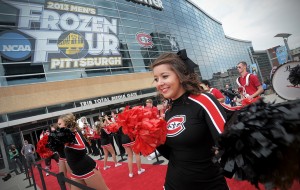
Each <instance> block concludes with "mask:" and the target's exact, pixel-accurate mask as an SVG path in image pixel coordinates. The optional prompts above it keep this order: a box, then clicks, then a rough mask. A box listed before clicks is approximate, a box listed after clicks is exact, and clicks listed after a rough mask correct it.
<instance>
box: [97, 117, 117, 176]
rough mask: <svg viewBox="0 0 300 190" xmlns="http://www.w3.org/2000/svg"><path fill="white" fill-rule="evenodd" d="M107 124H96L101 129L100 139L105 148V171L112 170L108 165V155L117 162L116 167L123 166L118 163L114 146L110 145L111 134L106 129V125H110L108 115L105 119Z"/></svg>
mask: <svg viewBox="0 0 300 190" xmlns="http://www.w3.org/2000/svg"><path fill="white" fill-rule="evenodd" d="M104 118H105V123H103V122H96V124H95V125H96V127H100V139H101V147H102V148H103V151H104V167H103V169H104V170H107V169H109V168H110V166H108V165H107V158H108V153H110V154H111V156H112V159H113V161H114V162H115V167H118V166H121V165H122V164H120V163H118V162H117V158H116V152H115V150H114V149H113V146H112V144H111V143H110V136H109V135H110V132H109V131H107V130H106V128H105V127H104V126H105V124H106V125H109V120H108V116H107V115H106V116H105V117H104Z"/></svg>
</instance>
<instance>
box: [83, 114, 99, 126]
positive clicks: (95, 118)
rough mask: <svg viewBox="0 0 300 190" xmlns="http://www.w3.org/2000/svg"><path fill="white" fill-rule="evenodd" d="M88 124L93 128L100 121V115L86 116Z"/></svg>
mask: <svg viewBox="0 0 300 190" xmlns="http://www.w3.org/2000/svg"><path fill="white" fill-rule="evenodd" d="M86 118H87V121H88V123H89V124H90V125H91V126H93V125H94V124H95V122H96V121H98V120H99V113H97V114H93V115H88V116H86Z"/></svg>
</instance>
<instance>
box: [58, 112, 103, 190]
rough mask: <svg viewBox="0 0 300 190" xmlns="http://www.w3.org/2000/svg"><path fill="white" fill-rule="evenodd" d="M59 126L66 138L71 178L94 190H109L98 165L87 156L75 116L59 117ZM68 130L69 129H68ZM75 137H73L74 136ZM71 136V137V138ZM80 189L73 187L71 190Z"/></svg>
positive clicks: (66, 151)
mask: <svg viewBox="0 0 300 190" xmlns="http://www.w3.org/2000/svg"><path fill="white" fill-rule="evenodd" d="M58 126H59V128H60V129H61V132H62V134H63V135H60V136H64V137H63V138H62V140H63V141H64V143H65V149H64V150H65V154H66V159H67V162H68V164H69V166H70V168H71V170H72V173H71V178H72V179H73V180H74V181H76V182H78V183H81V184H85V185H87V186H88V187H91V188H94V189H99V190H100V189H101V190H107V189H108V187H107V185H106V184H105V181H104V179H103V177H102V175H101V173H100V171H99V167H98V165H97V163H96V162H95V161H94V160H93V159H92V158H91V157H89V156H88V155H87V154H86V150H85V148H86V147H85V144H84V142H83V136H82V134H81V132H80V131H78V130H80V129H79V127H78V124H77V123H76V120H75V116H74V115H73V114H71V113H70V114H65V115H62V116H60V117H59V119H58ZM66 128H67V129H66ZM72 135H73V136H72ZM70 136H71V137H70ZM74 189H78V188H77V187H75V186H73V185H71V190H74Z"/></svg>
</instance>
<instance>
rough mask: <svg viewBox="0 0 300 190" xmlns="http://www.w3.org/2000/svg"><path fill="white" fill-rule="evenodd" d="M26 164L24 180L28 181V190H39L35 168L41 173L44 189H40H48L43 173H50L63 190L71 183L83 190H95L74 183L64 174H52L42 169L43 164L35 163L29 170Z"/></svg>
mask: <svg viewBox="0 0 300 190" xmlns="http://www.w3.org/2000/svg"><path fill="white" fill-rule="evenodd" d="M24 163H25V164H24V165H25V171H26V178H25V179H24V180H26V179H28V182H29V186H27V187H26V188H29V187H32V186H34V189H35V190H37V187H36V179H37V178H36V177H35V176H34V172H33V170H34V168H33V167H36V168H37V170H38V172H39V176H40V179H41V183H42V187H40V188H41V189H42V190H46V189H47V186H46V182H45V178H44V175H43V171H44V172H47V173H49V175H51V176H54V177H55V178H56V180H57V183H58V185H59V187H60V189H61V190H67V188H66V183H69V184H71V185H73V186H76V187H78V188H80V189H82V190H95V189H93V188H91V187H88V186H86V185H83V184H81V183H78V182H76V181H73V180H71V179H69V178H66V177H65V175H64V173H63V172H60V173H54V172H51V171H49V170H47V169H44V168H42V165H41V163H36V164H34V163H33V164H31V165H30V167H29V168H28V166H27V162H26V161H25V162H24ZM31 180H32V182H31Z"/></svg>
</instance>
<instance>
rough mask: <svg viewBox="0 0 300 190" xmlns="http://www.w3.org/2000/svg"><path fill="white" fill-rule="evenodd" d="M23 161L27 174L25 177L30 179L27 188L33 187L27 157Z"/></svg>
mask: <svg viewBox="0 0 300 190" xmlns="http://www.w3.org/2000/svg"><path fill="white" fill-rule="evenodd" d="M23 163H24V168H25V175H26V178H25V179H24V181H25V180H27V179H28V182H29V185H28V186H26V188H29V187H32V186H33V184H32V183H31V180H30V175H29V172H30V171H29V168H28V165H27V160H26V158H25V157H23Z"/></svg>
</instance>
